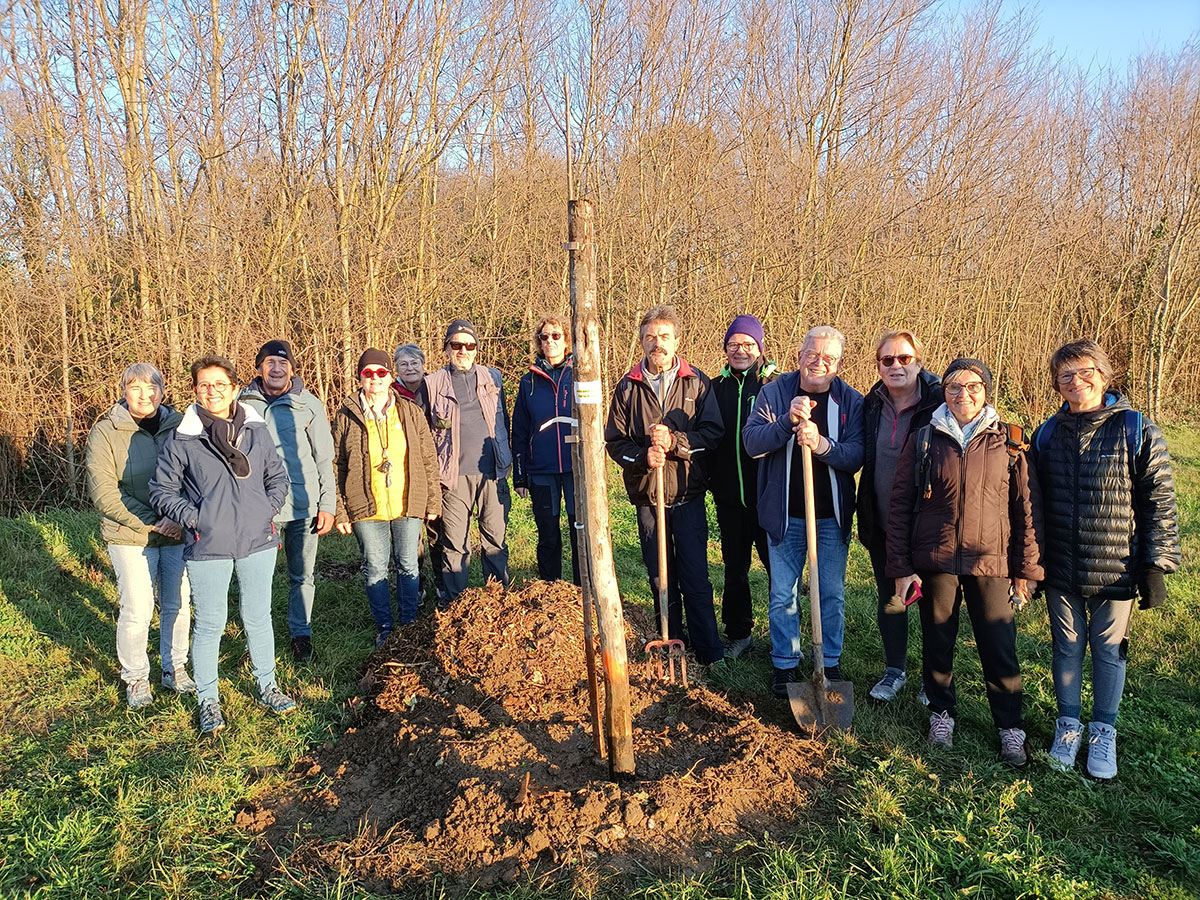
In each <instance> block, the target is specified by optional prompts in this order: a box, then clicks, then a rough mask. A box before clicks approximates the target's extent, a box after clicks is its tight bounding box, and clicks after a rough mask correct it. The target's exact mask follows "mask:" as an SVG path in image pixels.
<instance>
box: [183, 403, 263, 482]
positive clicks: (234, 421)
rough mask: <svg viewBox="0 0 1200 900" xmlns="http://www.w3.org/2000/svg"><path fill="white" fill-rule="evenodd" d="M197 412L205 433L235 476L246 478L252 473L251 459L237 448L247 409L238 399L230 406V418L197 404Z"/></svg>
mask: <svg viewBox="0 0 1200 900" xmlns="http://www.w3.org/2000/svg"><path fill="white" fill-rule="evenodd" d="M196 414H197V415H199V416H200V424H201V425H203V426H204V433H205V434H207V435H208V439H209V440H210V441H212V445H213V447H214V448H215V449H216V451H217V455H218V456H220V457H221V458H222V459H224V460H225V464H226V465H228V466H229V468H230V469H232V470H233V474H234V477H235V478H245V477H246V476H248V475H249V474H250V459H249V457H247V456H246V454H245V453H243V452H242V451H241V450H239V449H238V448H237V439H238V435H239V434H241V432H242V427H243V426H244V425H245V424H246V410H244V409H242V405H241V404H240V403H237V402H236V401H235V402H234V404H233V405H232V406H231V407H230V411H229V418H228V419H221V418H218V417H217V416H214V415H213V414H212V413H210V412H209V411H208V410H207V409H205V408H204V407H203V406H201V405H200V404H199V403H197V404H196Z"/></svg>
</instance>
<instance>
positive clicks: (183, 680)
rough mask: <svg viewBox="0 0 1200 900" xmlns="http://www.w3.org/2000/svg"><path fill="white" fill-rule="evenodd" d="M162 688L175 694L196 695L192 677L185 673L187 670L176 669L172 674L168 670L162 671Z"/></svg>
mask: <svg viewBox="0 0 1200 900" xmlns="http://www.w3.org/2000/svg"><path fill="white" fill-rule="evenodd" d="M162 686H163V687H164V688H166V689H167V690H168V691H174V692H175V693H177V694H194V693H196V682H194V681H192V676H191V675H189V674H188V673H187V669H176V670H175V671H174V672H172V671H171V670H170V669H163V674H162Z"/></svg>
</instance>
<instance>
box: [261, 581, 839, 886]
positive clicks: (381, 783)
mask: <svg viewBox="0 0 1200 900" xmlns="http://www.w3.org/2000/svg"><path fill="white" fill-rule="evenodd" d="M582 635H583V619H582V615H581V612H580V603H579V595H578V591H577V589H575V588H573V587H571V586H570V585H565V584H562V583H555V584H546V583H542V582H535V583H533V584H531V585H529V586H527V587H525V588H524V589H522V590H518V591H512V592H505V591H503V590H501V589H500V588H499V587H497V586H490V587H489V588H487V589H484V590H477V591H469V592H467V593H464V594H463V595H462V597H461V598H460V599H459V601H458V602H457V603H456V604H455V606H454V608H453V609H452V610H450V611H449V612H448V613H443V614H440V615H439V616H438V617H437V619H436V620H434V619H423V620H420V621H419V622H417V623H416V624H415V625H412V626H409V627H407V628H405V629H403V630H401V631H399V632H397V634H396V635H395V636H394V637H393V639H392V640H391V641H390V642H389V643H388V644H387V646H385V647H384V648H383V649H382V650H381V651H380V652H379V653H377V654H375V656H373V657H372V659H371V662H370V664H369V667H368V671H367V673H366V674H365V676H364V677H363V679H362V682H361V684H360V692H361V694H362V696H361V698H359V699H358V700H357V702H356V703H355V706H356V708H357V709H358V710H359V712H360V721H359V722H358V723H357V724H356V726H355V727H353V728H350V729H348V730H347V732H346V734H345V735H343V736H342V737H341V738H340V739H339V740H338V742H337V743H336V745H326V746H325V747H323V748H320V749H317V750H314V751H313V752H312V753H311V754H309V755H308V756H306V757H304V758H303V759H302V760H300V761H299V762H298V763H297V765H296V767H295V770H294V775H295V779H294V785H293V789H292V790H291V791H289V792H287V793H285V794H284V795H283V796H280V797H277V798H275V799H273V800H271V801H269V802H267V803H263V804H255V805H247V806H245V807H244V808H243V809H241V810H240V811H239V813H238V822H239V824H242V825H243V826H244V827H245V828H246V829H247V830H248V831H251V832H253V833H256V834H258V835H259V841H260V842H261V848H262V850H263V853H262V855H261V857H260V858H261V860H262V864H261V867H260V872H259V875H258V877H259V878H267V877H270V876H272V875H273V874H275V872H274V871H273V870H275V869H277V868H278V866H279V863H278V860H279V858H286V859H287V865H288V868H289V869H290V870H292V871H295V870H297V869H301V870H303V869H308V868H317V869H323V870H325V871H326V872H329V871H335V872H339V873H342V874H344V875H346V876H348V877H352V878H354V879H356V880H359V881H360V882H362V883H364V884H367V885H369V886H370V887H372V888H374V889H389V888H390V889H401V888H405V887H412V886H414V885H415V884H417V883H420V882H423V881H427V880H429V879H431V878H434V877H437V876H439V875H440V876H441V877H442V880H443V882H444V883H446V884H449V885H457V886H462V887H466V886H468V885H471V884H477V885H488V884H493V883H497V882H512V881H515V880H517V879H519V878H528V879H531V880H533V881H535V882H539V883H543V884H549V883H552V882H559V881H564V880H566V881H574V882H576V883H577V884H580V883H581V882H586V881H587V880H588V879H594V878H596V877H609V876H612V875H617V876H619V875H621V874H623V873H638V874H642V875H644V873H645V872H646V871H647V870H649V871H652V872H666V871H668V870H675V871H693V872H694V871H700V870H703V869H705V868H707V867H708V866H711V865H712V864H713V863H714V862H715V861H716V860H717V859H719V858H720V857H721V856H722V855H723V854H725V853H727V852H728V851H729V850H730V848H732V847H733V846H734V845H735V844H736V842H737V840H738V838H739V837H746V836H749V837H761V836H762V834H763V833H764V832H772V833H776V832H782V831H786V830H789V825H790V823H791V822H792V820H793V819H794V817H795V816H796V815H797V814H798V813H799V812H800V811H802V810H803V808H804V807H805V806H806V805H807V803H808V800H809V795H810V792H811V790H812V788H813V787H814V786H815V779H816V778H818V777H819V776H820V768H821V766H822V759H821V755H820V754H821V751H820V748H819V747H818V746H817V745H814V744H813V743H811V742H809V741H807V740H805V739H803V738H801V737H800V736H799V735H797V734H796V733H794V732H789V731H785V730H783V729H780V728H779V727H777V726H774V725H765V724H763V723H762V722H760V721H759V720H758V719H757V718H756V717H755V716H754V713H753V710H752V709H750V708H749V707H741V706H734V705H733V704H731V703H730V702H729V701H728V700H727V699H725V698H724V697H722V696H720V695H718V694H716V693H713V692H712V691H710V690H709V689H708V688H706V687H703V686H690V687H687V688H685V687H682V686H671V685H661V684H656V683H652V682H647V681H646V680H644V679H643V678H642V675H641V672H640V667H639V666H638V664H637V662H636V660H639V659H640V658H641V649H640V644H637V643H636V642H635V643H633V645H632V646H630V659H631V663H632V665H633V670H632V671H631V685H630V688H631V695H632V703H633V717H634V740H635V753H636V762H637V772H636V775H635V776H634V777H633V778H631V779H628V780H625V781H623V782H621V783H619V784H618V783H612V782H611V781H609V780H608V767H607V763H603V762H597V761H595V760H594V759H593V748H592V737H591V724H590V721H589V718H588V713H587V682H586V679H585V676H584V666H583V637H582ZM580 886H582V884H581V885H580Z"/></svg>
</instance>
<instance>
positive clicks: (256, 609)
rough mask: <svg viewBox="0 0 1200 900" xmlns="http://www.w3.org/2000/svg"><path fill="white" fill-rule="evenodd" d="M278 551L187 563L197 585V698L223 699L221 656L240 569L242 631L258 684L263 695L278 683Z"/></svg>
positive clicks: (194, 651)
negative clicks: (274, 594)
mask: <svg viewBox="0 0 1200 900" xmlns="http://www.w3.org/2000/svg"><path fill="white" fill-rule="evenodd" d="M275 552H276V548H275V547H268V548H267V549H266V550H259V551H258V552H257V553H251V554H250V555H249V556H247V557H244V558H242V559H191V560H188V563H187V574H188V580H189V581H190V582H191V583H192V610H193V622H194V625H193V629H192V669H193V673H194V676H195V679H196V695H197V696H198V697H199V698H200V699H201V700H217V699H219V697H218V692H217V658H218V656H219V655H220V652H221V635H222V634H224V633H225V621H226V618H227V616H228V613H229V582H230V580H231V579H232V578H233V570H234V569H237V577H238V590H239V592H240V594H241V599H240V600H239V602H238V608H239V609H240V610H241V613H242V627H243V628H244V629H245V631H246V649H247V650H249V651H250V662H251V664H252V665H253V667H254V668H253V671H254V680H255V681H256V682H258V693H259V696H261V695H262V694H263V693H264V692H265V691H266V690H267V689H268V688H270V687H273V686H274V684H275V632H274V631H273V630H272V629H271V579H272V577H274V575H275Z"/></svg>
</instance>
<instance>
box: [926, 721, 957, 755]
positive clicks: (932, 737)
mask: <svg viewBox="0 0 1200 900" xmlns="http://www.w3.org/2000/svg"><path fill="white" fill-rule="evenodd" d="M929 743H931V744H933V746H935V747H945V748H946V749H947V750H949V749H950V748H951V747H953V746H954V720H953V719H952V718H950V713H948V712H940V713H934V714H933V715H931V716H930V717H929Z"/></svg>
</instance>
